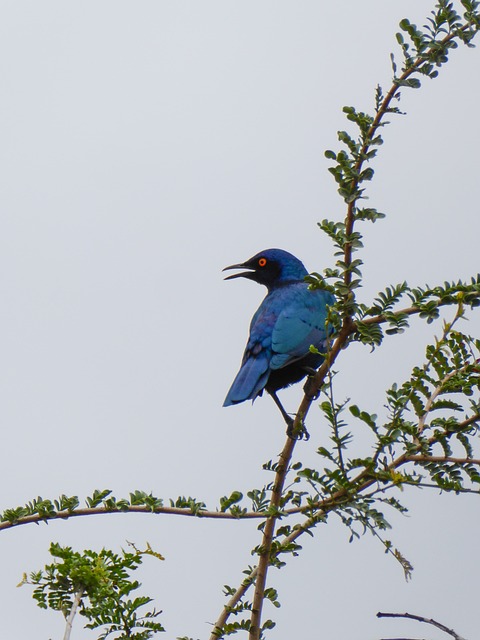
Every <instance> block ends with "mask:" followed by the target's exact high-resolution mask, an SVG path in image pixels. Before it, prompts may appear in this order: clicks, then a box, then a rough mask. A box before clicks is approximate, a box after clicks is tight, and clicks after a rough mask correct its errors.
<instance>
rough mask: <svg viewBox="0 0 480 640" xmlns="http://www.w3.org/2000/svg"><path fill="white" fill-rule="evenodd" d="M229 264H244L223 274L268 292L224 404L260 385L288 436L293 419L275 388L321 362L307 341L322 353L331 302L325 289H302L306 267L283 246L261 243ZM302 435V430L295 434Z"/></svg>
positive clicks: (254, 393) (258, 391)
mask: <svg viewBox="0 0 480 640" xmlns="http://www.w3.org/2000/svg"><path fill="white" fill-rule="evenodd" d="M229 269H248V271H242V272H241V273H236V274H233V275H231V276H228V277H227V278H225V280H231V279H233V278H249V279H250V280H254V281H255V282H258V283H259V284H263V285H265V286H266V287H267V290H268V293H267V296H266V297H265V299H264V300H263V302H262V304H261V305H260V307H259V308H258V310H257V311H256V313H255V315H254V316H253V318H252V321H251V323H250V336H249V338H248V342H247V346H246V348H245V353H244V354H243V360H242V365H241V367H240V371H239V372H238V373H237V376H236V378H235V380H234V381H233V384H232V386H231V387H230V390H229V392H228V393H227V397H226V398H225V402H224V403H223V406H224V407H228V406H230V405H232V404H238V403H239V402H244V401H245V400H252V401H254V400H255V398H257V397H258V396H261V395H262V393H263V390H264V389H265V390H266V391H267V393H269V394H270V395H271V396H272V398H273V400H274V401H275V403H276V405H277V406H278V408H279V409H280V411H281V412H282V415H283V417H284V419H285V421H286V423H287V426H288V428H287V435H288V436H289V437H293V434H292V427H293V422H294V421H293V419H292V417H291V416H289V415H288V413H287V412H286V411H285V409H284V408H283V406H282V404H281V402H280V400H279V399H278V396H277V391H278V390H279V389H283V388H285V387H288V386H289V385H291V384H293V383H294V382H298V381H299V380H301V379H302V378H304V377H305V376H306V375H308V374H311V373H312V372H313V371H314V370H315V369H317V368H318V367H319V366H320V364H321V363H322V362H323V357H322V356H321V355H319V354H315V353H311V351H310V346H311V345H313V346H314V347H316V348H317V349H318V350H319V351H320V352H323V353H325V349H326V338H327V335H328V334H327V329H326V326H325V324H326V321H327V306H328V305H332V304H333V303H334V302H335V298H334V297H333V295H332V294H331V293H329V292H328V291H324V290H320V289H315V290H310V289H308V285H307V283H306V282H305V276H306V275H308V271H307V270H306V269H305V267H304V266H303V264H302V262H300V260H299V259H298V258H296V257H295V256H293V255H292V254H291V253H288V251H283V250H282V249H267V250H265V251H261V252H260V253H257V254H256V255H255V256H253V258H250V259H249V260H247V261H246V262H243V263H241V264H233V265H231V266H229V267H226V268H225V269H224V271H227V270H229ZM303 435H304V436H305V438H308V433H307V432H306V430H304V431H303V433H302V434H300V437H302V436H303Z"/></svg>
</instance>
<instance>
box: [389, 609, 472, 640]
mask: <svg viewBox="0 0 480 640" xmlns="http://www.w3.org/2000/svg"><path fill="white" fill-rule="evenodd" d="M377 618H408V619H409V620H417V621H418V622H425V623H426V624H431V625H433V626H434V627H437V629H440V630H441V631H444V632H445V633H448V634H449V635H451V636H452V638H455V640H465V638H462V636H460V635H459V634H458V633H456V632H455V631H453V629H449V628H448V627H446V626H445V625H444V624H441V623H440V622H437V621H436V620H433V619H432V618H424V617H423V616H416V615H414V614H413V613H382V612H381V611H379V612H378V613H377Z"/></svg>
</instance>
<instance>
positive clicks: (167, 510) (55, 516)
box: [0, 505, 267, 531]
mask: <svg viewBox="0 0 480 640" xmlns="http://www.w3.org/2000/svg"><path fill="white" fill-rule="evenodd" d="M122 513H150V514H156V515H160V514H163V515H177V516H190V517H191V516H194V517H197V518H213V519H217V520H244V519H257V520H262V519H265V518H266V516H267V514H266V513H265V512H263V511H247V512H246V513H242V514H241V515H235V514H232V513H227V512H223V511H207V510H199V511H192V510H191V509H182V508H179V507H157V508H155V509H152V508H150V507H147V506H142V505H130V506H128V507H122V508H121V509H115V510H113V509H111V508H110V507H86V508H84V509H75V510H74V511H67V510H65V511H56V512H54V513H52V514H39V513H37V514H33V515H30V516H24V517H20V518H18V519H17V520H15V521H9V520H7V521H4V522H0V531H2V530H5V529H11V528H12V527H19V526H21V525H24V524H32V523H34V524H39V523H40V522H48V521H49V520H68V519H69V518H77V517H80V516H93V515H107V514H110V515H113V514H122Z"/></svg>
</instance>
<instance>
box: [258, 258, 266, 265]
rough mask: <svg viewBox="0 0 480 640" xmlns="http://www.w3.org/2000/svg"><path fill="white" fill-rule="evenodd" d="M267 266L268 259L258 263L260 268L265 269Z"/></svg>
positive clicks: (261, 259) (262, 259)
mask: <svg viewBox="0 0 480 640" xmlns="http://www.w3.org/2000/svg"><path fill="white" fill-rule="evenodd" d="M266 264H267V259H266V258H260V260H259V261H258V266H259V267H264V266H265V265H266Z"/></svg>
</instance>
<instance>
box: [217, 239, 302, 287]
mask: <svg viewBox="0 0 480 640" xmlns="http://www.w3.org/2000/svg"><path fill="white" fill-rule="evenodd" d="M230 269H248V271H242V272H240V273H234V274H233V275H231V276H227V277H226V278H225V280H231V279H232V278H249V279H250V280H254V281H255V282H258V283H259V284H264V285H265V286H266V287H267V289H268V290H270V289H273V288H274V287H276V286H281V285H283V284H286V283H287V282H299V281H302V280H303V279H304V277H305V276H306V275H307V274H308V271H307V270H306V269H305V267H304V266H303V264H302V262H300V260H299V259H298V258H296V257H295V256H293V255H292V254H291V253H288V251H283V249H266V250H265V251H261V252H260V253H257V254H256V255H255V256H253V258H250V259H249V260H247V261H246V262H241V263H240V264H232V265H230V266H229V267H225V269H224V271H228V270H230Z"/></svg>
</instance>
